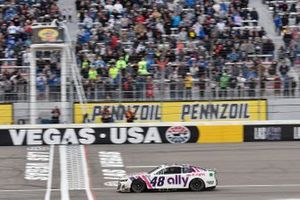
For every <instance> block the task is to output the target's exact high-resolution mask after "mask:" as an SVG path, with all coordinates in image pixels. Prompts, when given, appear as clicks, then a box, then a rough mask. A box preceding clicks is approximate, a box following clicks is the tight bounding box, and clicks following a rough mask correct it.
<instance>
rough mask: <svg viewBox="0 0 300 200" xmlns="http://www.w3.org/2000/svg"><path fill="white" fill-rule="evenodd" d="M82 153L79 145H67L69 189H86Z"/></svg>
mask: <svg viewBox="0 0 300 200" xmlns="http://www.w3.org/2000/svg"><path fill="white" fill-rule="evenodd" d="M81 154H82V152H81V149H80V146H78V145H76V146H75V145H70V146H67V147H66V159H67V160H66V164H67V181H68V186H69V190H83V189H85V182H84V173H83V166H82V155H81Z"/></svg>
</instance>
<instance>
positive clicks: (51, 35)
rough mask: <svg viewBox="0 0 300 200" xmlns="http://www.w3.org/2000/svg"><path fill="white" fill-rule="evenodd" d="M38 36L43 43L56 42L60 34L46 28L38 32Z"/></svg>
mask: <svg viewBox="0 0 300 200" xmlns="http://www.w3.org/2000/svg"><path fill="white" fill-rule="evenodd" d="M38 36H39V38H40V40H41V41H43V42H55V41H56V40H57V37H58V36H59V32H58V31H57V30H55V29H54V28H44V29H41V30H39V31H38Z"/></svg>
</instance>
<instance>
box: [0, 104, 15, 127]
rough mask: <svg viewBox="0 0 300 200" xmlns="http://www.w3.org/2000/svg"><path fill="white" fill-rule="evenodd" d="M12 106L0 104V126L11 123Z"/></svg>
mask: <svg viewBox="0 0 300 200" xmlns="http://www.w3.org/2000/svg"><path fill="white" fill-rule="evenodd" d="M12 107H13V106H12V104H0V112H1V114H0V125H10V124H12V123H13V108H12Z"/></svg>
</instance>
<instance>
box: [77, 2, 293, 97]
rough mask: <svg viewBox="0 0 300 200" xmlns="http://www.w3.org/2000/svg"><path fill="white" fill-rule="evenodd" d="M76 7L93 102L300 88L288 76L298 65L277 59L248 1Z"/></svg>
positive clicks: (80, 57) (84, 73)
mask: <svg viewBox="0 0 300 200" xmlns="http://www.w3.org/2000/svg"><path fill="white" fill-rule="evenodd" d="M76 8H77V11H78V18H79V21H80V22H79V27H80V34H79V36H78V43H77V47H76V50H77V55H78V62H79V63H80V67H81V75H82V77H83V79H84V86H85V89H86V91H87V93H88V97H89V99H94V100H99V99H114V98H116V97H119V98H120V97H122V98H125V99H132V98H136V99H141V98H142V99H144V98H146V99H153V98H155V97H156V96H157V95H158V94H159V97H158V98H163V97H167V96H168V95H167V94H165V92H166V91H167V90H169V97H170V98H171V99H183V98H186V99H192V98H193V97H196V98H198V97H205V96H206V97H207V95H208V94H207V93H208V92H207V89H210V91H211V94H210V96H213V97H227V96H228V95H229V93H231V96H230V97H233V96H235V95H236V96H238V97H241V96H250V97H251V96H255V95H257V94H256V93H257V92H256V90H257V89H259V91H260V95H264V91H265V89H266V88H267V86H268V85H270V84H271V87H270V88H272V89H274V91H275V88H277V90H279V92H277V93H278V95H280V94H281V89H283V88H284V86H285V85H286V86H287V90H288V91H292V85H293V86H295V83H296V81H295V80H293V77H289V76H285V77H282V76H281V75H282V73H285V74H288V71H289V68H290V63H287V62H286V61H285V60H280V61H276V60H274V56H275V55H274V53H275V52H274V51H275V45H274V43H273V41H272V40H271V39H269V38H268V37H266V32H265V30H264V28H263V27H260V26H258V19H259V15H258V12H257V11H256V10H255V9H254V8H249V7H248V1H247V0H233V1H223V0H220V1H217V0H205V1H196V0H185V1H184V0H182V1H168V0H165V1H139V0H135V1H125V0H124V1H122V0H115V1H112V0H106V1H97V0H86V1H79V0H77V1H76ZM283 71H284V72H283ZM267 81H269V82H270V84H267ZM268 87H269V86H268ZM295 87H296V86H295ZM120 91H121V93H122V95H121V96H120V95H119V93H120ZM195 91H196V94H195ZM230 91H231V92H230ZM245 91H246V92H245ZM288 93H290V92H288ZM282 94H283V93H282ZM286 94H287V93H286ZM291 94H294V93H292V92H291ZM166 95H167V96H166ZM232 95H233V96H232Z"/></svg>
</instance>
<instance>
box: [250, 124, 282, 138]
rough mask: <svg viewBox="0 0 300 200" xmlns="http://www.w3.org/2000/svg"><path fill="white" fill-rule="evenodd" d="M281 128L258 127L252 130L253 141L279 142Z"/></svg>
mask: <svg viewBox="0 0 300 200" xmlns="http://www.w3.org/2000/svg"><path fill="white" fill-rule="evenodd" d="M281 129H282V128H281V127H272V126H270V127H258V128H254V139H255V140H270V141H272V140H281Z"/></svg>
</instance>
